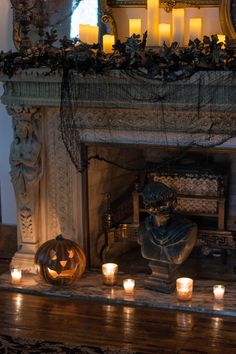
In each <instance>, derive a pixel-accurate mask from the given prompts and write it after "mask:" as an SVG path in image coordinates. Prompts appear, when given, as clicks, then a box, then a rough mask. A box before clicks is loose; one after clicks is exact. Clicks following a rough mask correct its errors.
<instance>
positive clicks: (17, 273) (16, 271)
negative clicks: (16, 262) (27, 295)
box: [11, 268, 22, 284]
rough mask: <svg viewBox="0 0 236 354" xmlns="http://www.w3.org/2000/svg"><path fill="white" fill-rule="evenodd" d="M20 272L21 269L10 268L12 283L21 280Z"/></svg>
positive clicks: (17, 282)
mask: <svg viewBox="0 0 236 354" xmlns="http://www.w3.org/2000/svg"><path fill="white" fill-rule="evenodd" d="M21 278H22V272H21V269H17V268H13V269H12V270H11V282H12V284H19V283H20V282H21Z"/></svg>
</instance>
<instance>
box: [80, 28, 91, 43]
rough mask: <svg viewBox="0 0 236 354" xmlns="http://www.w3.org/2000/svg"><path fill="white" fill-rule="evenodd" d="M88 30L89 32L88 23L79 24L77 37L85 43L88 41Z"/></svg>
mask: <svg viewBox="0 0 236 354" xmlns="http://www.w3.org/2000/svg"><path fill="white" fill-rule="evenodd" d="M88 32H89V25H83V24H80V25H79V39H80V40H81V41H82V42H84V43H87V42H88Z"/></svg>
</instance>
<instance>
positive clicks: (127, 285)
mask: <svg viewBox="0 0 236 354" xmlns="http://www.w3.org/2000/svg"><path fill="white" fill-rule="evenodd" d="M123 287H124V291H125V293H126V294H133V293H134V287H135V280H134V279H124V280H123Z"/></svg>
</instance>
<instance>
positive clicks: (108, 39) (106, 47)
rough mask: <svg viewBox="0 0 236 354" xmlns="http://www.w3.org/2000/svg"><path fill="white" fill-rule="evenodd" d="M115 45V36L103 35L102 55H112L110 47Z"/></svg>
mask: <svg viewBox="0 0 236 354" xmlns="http://www.w3.org/2000/svg"><path fill="white" fill-rule="evenodd" d="M114 44H115V36H114V35H113V34H104V36H103V51H104V53H112V51H113V48H112V46H113V45H114Z"/></svg>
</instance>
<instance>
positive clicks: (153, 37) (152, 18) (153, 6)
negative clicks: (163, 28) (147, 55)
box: [147, 0, 159, 46]
mask: <svg viewBox="0 0 236 354" xmlns="http://www.w3.org/2000/svg"><path fill="white" fill-rule="evenodd" d="M158 29H159V0H147V45H148V46H157V45H158Z"/></svg>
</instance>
